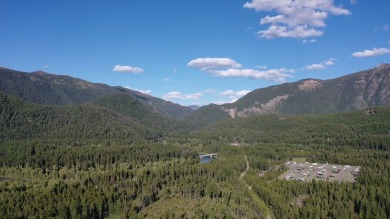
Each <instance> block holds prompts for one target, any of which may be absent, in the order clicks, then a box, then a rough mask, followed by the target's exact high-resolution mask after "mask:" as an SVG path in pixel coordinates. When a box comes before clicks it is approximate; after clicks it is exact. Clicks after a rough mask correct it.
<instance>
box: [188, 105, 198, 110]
mask: <svg viewBox="0 0 390 219" xmlns="http://www.w3.org/2000/svg"><path fill="white" fill-rule="evenodd" d="M187 107H188V108H190V109H191V110H197V109H199V108H200V106H198V105H189V106H187Z"/></svg>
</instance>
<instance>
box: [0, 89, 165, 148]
mask: <svg viewBox="0 0 390 219" xmlns="http://www.w3.org/2000/svg"><path fill="white" fill-rule="evenodd" d="M159 137H162V132H158V131H155V130H152V128H150V127H147V126H144V125H141V124H139V123H138V121H136V120H135V119H134V118H131V117H125V116H122V115H120V114H118V113H115V112H114V111H112V110H110V109H106V108H102V107H96V106H92V105H78V106H76V105H70V106H47V105H38V104H33V103H28V102H25V101H22V100H19V99H16V98H14V97H12V96H8V95H5V94H2V93H0V139H1V140H2V141H8V140H17V139H19V140H21V139H30V140H31V139H40V140H44V141H49V142H50V141H64V142H66V141H69V142H76V141H77V142H83V141H87V142H95V143H99V141H102V140H112V141H114V142H118V143H131V142H133V141H140V140H146V139H157V138H159Z"/></svg>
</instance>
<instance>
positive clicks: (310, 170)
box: [279, 161, 360, 183]
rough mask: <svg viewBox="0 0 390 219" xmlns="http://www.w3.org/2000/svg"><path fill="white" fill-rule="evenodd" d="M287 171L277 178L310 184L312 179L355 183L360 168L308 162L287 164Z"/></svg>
mask: <svg viewBox="0 0 390 219" xmlns="http://www.w3.org/2000/svg"><path fill="white" fill-rule="evenodd" d="M286 166H287V167H288V168H289V170H288V171H286V172H284V173H283V174H282V175H280V176H279V179H284V180H296V181H301V182H310V181H312V180H313V179H315V180H321V181H331V182H341V181H345V182H352V183H354V182H356V181H357V177H358V175H359V172H360V166H350V165H337V164H328V163H326V164H321V163H308V162H304V163H301V162H291V161H289V162H287V163H286Z"/></svg>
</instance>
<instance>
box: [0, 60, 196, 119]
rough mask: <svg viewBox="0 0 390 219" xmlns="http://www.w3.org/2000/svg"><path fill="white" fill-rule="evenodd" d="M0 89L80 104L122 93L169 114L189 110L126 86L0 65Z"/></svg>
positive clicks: (38, 99) (174, 115) (53, 102)
mask: <svg viewBox="0 0 390 219" xmlns="http://www.w3.org/2000/svg"><path fill="white" fill-rule="evenodd" d="M0 92H3V93H5V94H8V95H12V96H15V97H17V98H20V99H22V100H26V101H29V102H32V103H38V104H46V105H69V104H83V103H88V102H91V101H94V100H96V99H97V98H99V97H102V96H105V95H108V94H114V93H123V94H127V95H129V96H131V97H133V98H135V99H136V100H138V101H140V102H142V103H143V104H145V105H148V106H150V107H151V108H152V109H153V110H154V111H156V112H158V113H160V114H162V115H164V116H166V117H169V118H175V119H178V118H183V117H185V116H186V115H188V114H189V113H190V112H191V111H192V110H191V109H190V108H188V107H184V106H180V105H178V104H175V103H172V102H169V101H165V100H162V99H159V98H156V97H153V96H150V95H147V94H143V93H140V92H138V91H134V90H130V89H127V88H123V87H119V86H118V87H111V86H108V85H106V84H100V83H91V82H88V81H85V80H82V79H78V78H73V77H70V76H66V75H54V74H49V73H46V72H43V71H36V72H31V73H26V72H21V71H16V70H11V69H7V68H0Z"/></svg>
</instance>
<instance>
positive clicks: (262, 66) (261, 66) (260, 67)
mask: <svg viewBox="0 0 390 219" xmlns="http://www.w3.org/2000/svg"><path fill="white" fill-rule="evenodd" d="M256 68H258V69H267V66H265V65H257V66H256Z"/></svg>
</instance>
